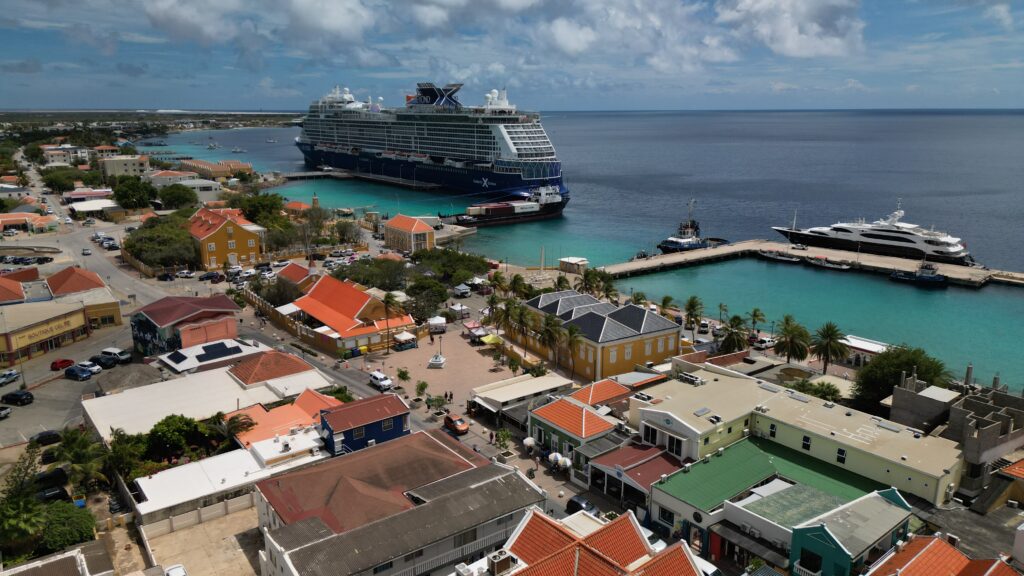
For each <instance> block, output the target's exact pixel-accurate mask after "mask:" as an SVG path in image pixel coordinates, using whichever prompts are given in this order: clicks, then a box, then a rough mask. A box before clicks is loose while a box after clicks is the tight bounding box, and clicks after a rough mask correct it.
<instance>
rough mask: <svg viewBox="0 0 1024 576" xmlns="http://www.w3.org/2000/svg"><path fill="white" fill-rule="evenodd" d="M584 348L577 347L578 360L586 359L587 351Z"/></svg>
mask: <svg viewBox="0 0 1024 576" xmlns="http://www.w3.org/2000/svg"><path fill="white" fill-rule="evenodd" d="M586 348H587V347H586V346H580V347H579V351H580V360H583V359H584V358H586V357H587V349H586Z"/></svg>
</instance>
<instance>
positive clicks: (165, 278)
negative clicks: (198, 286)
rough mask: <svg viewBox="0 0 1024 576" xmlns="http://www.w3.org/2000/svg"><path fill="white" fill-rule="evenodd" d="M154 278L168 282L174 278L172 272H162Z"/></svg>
mask: <svg viewBox="0 0 1024 576" xmlns="http://www.w3.org/2000/svg"><path fill="white" fill-rule="evenodd" d="M156 279H157V280H159V281H161V282H170V281H171V280H174V274H171V273H170V272H164V273H163V274H161V275H159V276H157V277H156Z"/></svg>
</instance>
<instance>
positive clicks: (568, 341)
mask: <svg viewBox="0 0 1024 576" xmlns="http://www.w3.org/2000/svg"><path fill="white" fill-rule="evenodd" d="M585 341H586V339H585V338H584V336H583V330H582V329H581V328H580V327H579V326H577V325H575V324H569V325H568V326H566V327H565V347H566V349H567V350H568V351H569V366H570V372H569V379H570V380H572V379H574V378H575V377H576V355H577V354H578V351H579V349H580V346H582V345H583V343H584V342H585Z"/></svg>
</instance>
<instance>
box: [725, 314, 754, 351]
mask: <svg viewBox="0 0 1024 576" xmlns="http://www.w3.org/2000/svg"><path fill="white" fill-rule="evenodd" d="M747 346H749V342H747V324H746V322H744V321H743V317H742V316H740V315H739V314H736V315H734V316H733V317H731V318H729V322H728V323H727V324H726V325H725V336H723V337H722V345H721V346H720V347H719V351H721V352H722V353H723V354H731V353H733V352H738V351H740V350H746V349H747Z"/></svg>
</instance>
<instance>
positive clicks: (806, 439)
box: [801, 436, 811, 450]
mask: <svg viewBox="0 0 1024 576" xmlns="http://www.w3.org/2000/svg"><path fill="white" fill-rule="evenodd" d="M801 447H802V448H803V449H804V450H810V449H811V437H810V436H804V441H803V444H802V445H801Z"/></svg>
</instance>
